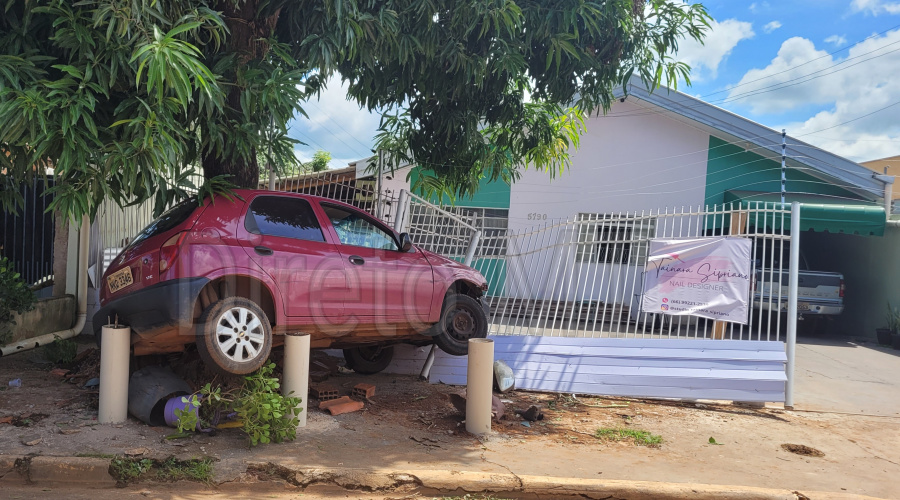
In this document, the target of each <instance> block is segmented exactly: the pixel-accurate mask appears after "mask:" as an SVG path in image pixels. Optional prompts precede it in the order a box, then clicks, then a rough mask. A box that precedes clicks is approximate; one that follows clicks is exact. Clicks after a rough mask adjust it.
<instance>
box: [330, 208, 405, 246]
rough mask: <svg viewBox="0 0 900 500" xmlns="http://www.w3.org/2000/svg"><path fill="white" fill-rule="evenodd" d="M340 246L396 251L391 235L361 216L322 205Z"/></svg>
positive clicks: (342, 209)
mask: <svg viewBox="0 0 900 500" xmlns="http://www.w3.org/2000/svg"><path fill="white" fill-rule="evenodd" d="M322 209H323V210H325V214H326V215H327V216H328V218H329V219H330V220H331V225H332V226H334V230H335V232H336V233H337V235H338V239H339V240H340V241H341V244H342V245H352V246H355V247H366V248H377V249H380V250H397V243H396V242H395V241H394V237H393V235H391V234H389V233H388V232H387V231H385V230H384V229H381V228H380V227H378V226H376V225H375V224H373V223H372V222H370V221H369V220H367V219H366V218H365V217H363V216H362V215H361V214H359V213H356V212H353V211H350V210H347V209H345V208H342V207H338V206H335V205H327V204H324V203H323V204H322Z"/></svg>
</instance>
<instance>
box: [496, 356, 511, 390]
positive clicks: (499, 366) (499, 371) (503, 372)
mask: <svg viewBox="0 0 900 500" xmlns="http://www.w3.org/2000/svg"><path fill="white" fill-rule="evenodd" d="M494 386H496V387H497V390H499V391H500V392H501V393H503V392H506V391H511V390H513V389H515V388H516V376H515V374H514V373H513V371H512V368H510V367H509V365H508V364H506V362H505V361H502V360H499V359H498V360H497V361H494Z"/></svg>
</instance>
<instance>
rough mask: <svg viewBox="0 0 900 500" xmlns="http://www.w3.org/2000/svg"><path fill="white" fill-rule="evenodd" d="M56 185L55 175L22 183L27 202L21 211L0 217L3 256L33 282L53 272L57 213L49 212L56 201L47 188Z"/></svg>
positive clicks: (28, 281) (47, 278)
mask: <svg viewBox="0 0 900 500" xmlns="http://www.w3.org/2000/svg"><path fill="white" fill-rule="evenodd" d="M53 185H54V184H53V178H52V177H45V178H43V179H37V180H35V181H34V182H33V183H31V184H30V185H28V184H24V185H22V186H21V187H19V188H18V189H19V192H20V194H21V195H22V200H23V202H24V203H23V205H22V206H21V207H20V209H19V212H18V214H13V213H9V212H5V211H4V212H3V217H2V218H0V238H2V239H0V255H3V256H4V257H6V258H7V259H9V260H10V261H11V262H12V263H13V266H14V268H15V270H16V272H18V273H19V274H21V275H22V279H23V280H24V281H25V282H26V283H28V284H29V285H34V284H38V283H40V282H47V281H49V279H50V278H51V277H52V275H53V237H54V234H55V231H54V221H53V213H49V212H47V208H48V207H49V206H50V203H51V202H52V201H53V197H52V196H50V195H48V194H47V190H48V189H50V188H51V187H53ZM13 189H15V188H13Z"/></svg>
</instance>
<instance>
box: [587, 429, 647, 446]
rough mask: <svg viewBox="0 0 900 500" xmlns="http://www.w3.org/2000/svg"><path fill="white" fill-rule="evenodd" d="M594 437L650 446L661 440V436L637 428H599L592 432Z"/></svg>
mask: <svg viewBox="0 0 900 500" xmlns="http://www.w3.org/2000/svg"><path fill="white" fill-rule="evenodd" d="M594 437H596V438H597V439H602V440H604V441H631V442H632V443H634V444H636V445H638V446H650V447H653V448H656V447H658V446H659V445H661V444H662V442H663V438H662V436H660V435H658V434H651V433H649V432H647V431H642V430H639V429H606V428H600V429H597V431H596V432H595V433H594Z"/></svg>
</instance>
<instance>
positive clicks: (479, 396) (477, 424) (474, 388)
mask: <svg viewBox="0 0 900 500" xmlns="http://www.w3.org/2000/svg"><path fill="white" fill-rule="evenodd" d="M493 385H494V341H493V340H490V339H469V367H468V371H467V378H466V430H467V431H469V432H471V433H472V434H485V433H488V432H490V431H491V404H492V402H493V392H492V387H493Z"/></svg>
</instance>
